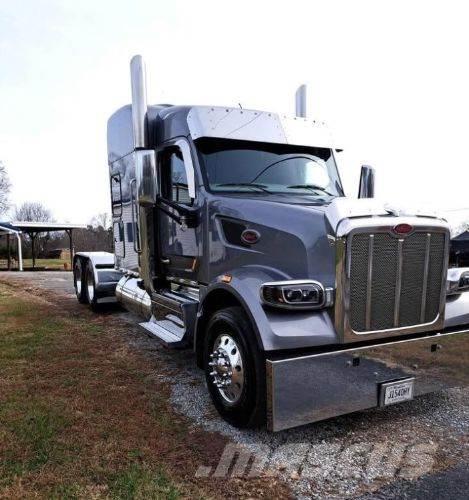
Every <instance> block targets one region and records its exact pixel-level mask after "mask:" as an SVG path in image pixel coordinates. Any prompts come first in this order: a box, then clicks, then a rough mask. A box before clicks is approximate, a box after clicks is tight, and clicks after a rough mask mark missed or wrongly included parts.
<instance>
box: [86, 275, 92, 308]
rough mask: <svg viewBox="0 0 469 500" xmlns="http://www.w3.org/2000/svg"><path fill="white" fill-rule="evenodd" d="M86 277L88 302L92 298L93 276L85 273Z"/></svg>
mask: <svg viewBox="0 0 469 500" xmlns="http://www.w3.org/2000/svg"><path fill="white" fill-rule="evenodd" d="M87 274H88V278H87V280H86V281H87V283H86V285H87V287H88V298H89V299H90V302H93V299H94V281H93V276H92V275H91V273H87Z"/></svg>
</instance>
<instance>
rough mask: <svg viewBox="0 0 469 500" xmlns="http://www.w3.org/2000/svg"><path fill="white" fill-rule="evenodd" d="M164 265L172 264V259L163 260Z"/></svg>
mask: <svg viewBox="0 0 469 500" xmlns="http://www.w3.org/2000/svg"><path fill="white" fill-rule="evenodd" d="M161 263H162V264H171V259H167V258H163V259H161Z"/></svg>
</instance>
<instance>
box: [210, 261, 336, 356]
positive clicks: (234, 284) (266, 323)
mask: <svg viewBox="0 0 469 500" xmlns="http://www.w3.org/2000/svg"><path fill="white" fill-rule="evenodd" d="M230 275H231V281H230V283H225V282H223V281H221V278H218V279H217V280H216V281H215V282H214V283H212V284H210V285H209V286H208V287H207V288H206V289H205V293H204V294H203V297H201V301H202V307H203V301H204V298H205V297H208V296H209V294H210V293H211V292H213V291H214V290H216V289H224V290H226V291H228V292H230V293H231V294H232V295H233V296H234V297H235V298H236V299H237V300H238V301H239V302H240V303H241V305H242V307H243V308H244V309H245V311H246V313H247V314H248V316H249V318H250V319H251V321H252V324H253V327H254V330H255V332H256V335H257V337H258V341H259V346H260V347H261V349H263V350H264V351H276V350H284V349H300V348H305V347H313V346H320V345H327V344H336V343H338V342H339V340H338V336H337V334H336V331H335V328H334V324H333V320H332V318H331V315H330V311H331V310H328V309H324V310H318V311H314V310H311V311H290V310H279V309H275V308H272V307H267V306H264V305H263V304H262V302H261V299H260V293H259V291H260V287H261V285H262V284H263V283H266V282H269V281H282V280H287V279H289V277H288V276H285V275H283V274H281V273H279V272H278V271H276V270H274V269H270V268H265V267H261V266H246V267H243V268H240V269H237V270H235V271H232V272H230Z"/></svg>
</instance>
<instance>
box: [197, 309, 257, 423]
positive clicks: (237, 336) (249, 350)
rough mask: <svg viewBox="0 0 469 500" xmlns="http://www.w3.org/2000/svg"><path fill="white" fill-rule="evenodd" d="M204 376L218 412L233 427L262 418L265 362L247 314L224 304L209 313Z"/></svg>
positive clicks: (255, 421)
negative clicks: (221, 307) (223, 306)
mask: <svg viewBox="0 0 469 500" xmlns="http://www.w3.org/2000/svg"><path fill="white" fill-rule="evenodd" d="M204 359H205V361H204V367H205V377H206V380H207V386H208V390H209V392H210V395H211V397H212V400H213V403H214V405H215V407H216V408H217V410H218V412H219V413H220V415H221V416H222V417H223V418H224V419H225V420H226V421H227V422H229V423H230V424H232V425H234V426H235V427H258V426H260V425H263V424H264V422H265V363H264V357H263V356H262V353H261V352H260V351H259V348H258V346H257V342H256V339H255V336H254V332H253V329H252V326H251V324H250V321H249V319H248V317H247V316H246V314H245V312H244V310H243V309H242V308H241V307H228V308H226V309H222V310H220V311H217V312H215V313H214V314H213V316H212V317H211V319H210V321H209V323H208V326H207V334H206V337H205V351H204Z"/></svg>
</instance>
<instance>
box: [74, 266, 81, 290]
mask: <svg viewBox="0 0 469 500" xmlns="http://www.w3.org/2000/svg"><path fill="white" fill-rule="evenodd" d="M75 290H76V292H77V295H81V265H80V264H76V265H75Z"/></svg>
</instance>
